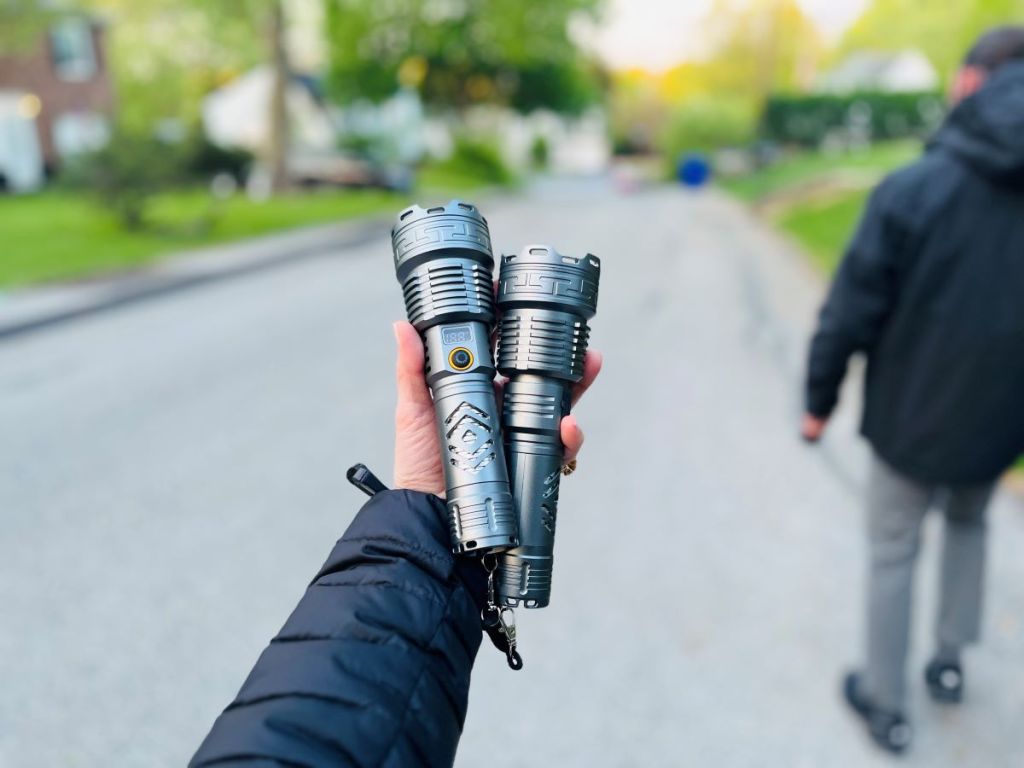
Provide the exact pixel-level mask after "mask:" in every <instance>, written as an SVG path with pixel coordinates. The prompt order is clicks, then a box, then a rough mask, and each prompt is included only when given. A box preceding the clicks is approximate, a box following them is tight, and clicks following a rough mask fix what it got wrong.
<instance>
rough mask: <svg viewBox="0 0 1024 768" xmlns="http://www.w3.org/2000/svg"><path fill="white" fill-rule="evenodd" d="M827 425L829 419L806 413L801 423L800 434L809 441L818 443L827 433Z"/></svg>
mask: <svg viewBox="0 0 1024 768" xmlns="http://www.w3.org/2000/svg"><path fill="white" fill-rule="evenodd" d="M827 425H828V420H827V419H822V418H819V417H818V416H814V415H813V414H810V413H806V414H804V418H803V421H802V422H801V423H800V436H801V437H802V438H803V439H804V440H805V441H807V442H808V443H816V442H818V441H819V440H821V437H822V435H824V434H825V427H826V426H827Z"/></svg>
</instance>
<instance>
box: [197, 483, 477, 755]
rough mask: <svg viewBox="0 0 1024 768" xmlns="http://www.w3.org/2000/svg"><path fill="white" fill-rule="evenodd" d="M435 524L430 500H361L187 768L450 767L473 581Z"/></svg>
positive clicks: (471, 627) (473, 646) (473, 628)
mask: <svg viewBox="0 0 1024 768" xmlns="http://www.w3.org/2000/svg"><path fill="white" fill-rule="evenodd" d="M446 520H447V514H446V511H445V505H444V502H442V501H441V500H440V499H438V498H437V497H435V496H428V495H426V494H422V493H413V492H411V491H384V492H381V493H378V494H377V495H376V496H374V497H373V498H372V499H371V500H370V501H369V503H367V504H366V506H365V507H363V509H362V510H361V511H360V512H359V514H358V515H357V516H356V518H355V520H354V521H353V522H352V525H351V526H350V527H349V529H348V531H346V532H345V535H344V536H343V537H342V539H341V540H340V541H339V542H338V543H337V545H336V546H335V547H334V551H333V552H332V553H331V555H330V557H329V558H327V562H326V563H325V564H324V566H323V568H322V569H321V570H320V573H319V574H317V576H316V578H315V579H314V580H313V583H312V584H311V585H310V586H309V589H307V590H306V594H305V595H304V596H303V598H302V600H301V601H300V602H299V604H298V606H297V607H296V609H295V611H294V613H292V615H291V617H290V618H289V619H288V621H287V622H286V623H285V625H284V627H283V628H282V629H281V631H280V632H279V633H278V635H277V637H275V638H274V639H273V640H272V641H271V642H270V645H269V646H268V647H267V649H266V650H265V651H264V652H263V654H262V655H261V656H260V658H259V661H257V662H256V666H255V667H253V670H252V672H251V673H250V674H249V677H248V679H247V680H246V681H245V684H244V685H243V686H242V689H241V690H240V691H239V692H238V696H237V697H236V698H235V700H234V702H232V703H231V705H230V706H229V707H228V708H227V709H226V710H224V713H223V714H222V715H221V716H220V717H219V718H217V721H216V722H215V723H214V725H213V729H212V730H211V731H210V734H209V735H208V736H207V737H206V739H205V741H203V744H202V746H200V747H199V751H198V752H197V753H196V755H195V757H193V758H192V762H191V763H190V765H191V766H193V767H194V768H198V767H199V766H232V768H234V767H235V766H292V767H294V766H317V767H319V766H325V767H326V766H332V767H334V766H345V767H346V768H349V767H351V768H371V767H372V768H398V767H399V766H411V765H415V766H450V765H451V764H452V762H453V761H454V759H455V748H456V746H457V744H458V741H459V736H460V735H461V733H462V724H463V722H464V720H465V717H466V705H467V699H468V696H469V678H470V671H471V669H472V667H473V660H474V658H475V657H476V653H477V650H478V649H479V647H480V639H481V636H482V633H481V628H480V627H481V625H480V608H481V604H482V602H483V600H484V588H485V580H484V571H483V568H482V566H481V565H480V563H479V562H478V561H473V560H469V559H458V560H457V559H456V558H455V557H454V556H453V555H452V553H451V550H450V549H449V543H448V530H447V522H446Z"/></svg>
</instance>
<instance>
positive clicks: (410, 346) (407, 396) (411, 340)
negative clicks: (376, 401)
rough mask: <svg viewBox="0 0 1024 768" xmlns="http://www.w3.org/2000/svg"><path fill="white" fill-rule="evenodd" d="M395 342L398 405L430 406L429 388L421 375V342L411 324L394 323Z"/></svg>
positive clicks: (422, 359) (403, 322)
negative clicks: (396, 345)
mask: <svg viewBox="0 0 1024 768" xmlns="http://www.w3.org/2000/svg"><path fill="white" fill-rule="evenodd" d="M394 330H395V342H396V343H397V344H398V360H397V362H396V363H395V378H396V381H397V384H398V405H399V407H401V406H403V405H414V406H429V407H432V402H433V401H432V400H431V399H430V390H428V389H427V380H426V377H425V376H424V375H423V362H424V357H423V354H424V353H423V342H422V341H421V340H420V335H419V333H418V332H417V331H416V329H415V328H413V327H412V325H411V324H409V323H407V322H405V321H404V320H403V321H400V322H397V323H395V325H394Z"/></svg>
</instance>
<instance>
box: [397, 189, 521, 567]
mask: <svg viewBox="0 0 1024 768" xmlns="http://www.w3.org/2000/svg"><path fill="white" fill-rule="evenodd" d="M392 247H393V251H394V258H395V272H396V275H397V277H398V281H399V283H400V284H401V286H402V292H403V297H404V299H405V307H406V313H407V315H408V317H409V322H411V323H412V324H413V325H414V326H415V327H416V329H417V330H418V331H419V332H420V335H421V337H422V338H423V341H424V346H425V350H426V371H425V373H426V377H427V384H428V386H429V387H430V391H431V394H432V396H433V400H434V412H435V416H436V423H437V429H438V438H439V442H440V450H441V463H442V467H443V469H444V476H445V491H446V493H445V495H446V499H447V506H448V515H449V527H450V533H451V542H452V548H453V550H454V551H456V552H467V553H478V554H483V553H486V552H494V551H500V550H504V549H508V548H509V547H512V546H515V545H516V544H517V543H518V521H517V518H516V514H515V507H514V506H513V502H512V495H511V492H510V488H509V483H508V470H507V469H506V464H505V456H504V452H503V446H502V435H501V421H500V416H499V412H498V407H497V402H496V399H495V395H494V375H495V366H494V359H493V356H492V354H491V347H490V333H491V329H492V327H493V324H494V294H493V288H492V285H493V284H492V280H491V270H492V267H493V264H494V260H493V257H492V255H491V250H490V235H489V233H488V230H487V222H486V221H485V220H484V218H483V217H482V216H481V215H480V213H479V211H477V209H476V208H475V207H474V206H472V205H470V204H468V203H463V202H459V201H454V200H453V201H452V202H450V203H448V204H447V205H445V206H439V207H436V208H426V209H424V208H420V207H418V206H413V207H410V208H407V209H406V210H404V211H402V212H401V213H400V214H399V216H398V221H397V222H396V224H395V227H394V229H393V230H392Z"/></svg>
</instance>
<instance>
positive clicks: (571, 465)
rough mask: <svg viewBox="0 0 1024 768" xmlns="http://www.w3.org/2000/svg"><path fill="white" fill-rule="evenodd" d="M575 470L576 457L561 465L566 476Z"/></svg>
mask: <svg viewBox="0 0 1024 768" xmlns="http://www.w3.org/2000/svg"><path fill="white" fill-rule="evenodd" d="M575 471H576V459H573V460H572V461H567V462H566V463H565V464H563V465H562V474H563V475H565V476H566V477H568V476H569V475H571V474H572V473H573V472H575Z"/></svg>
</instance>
